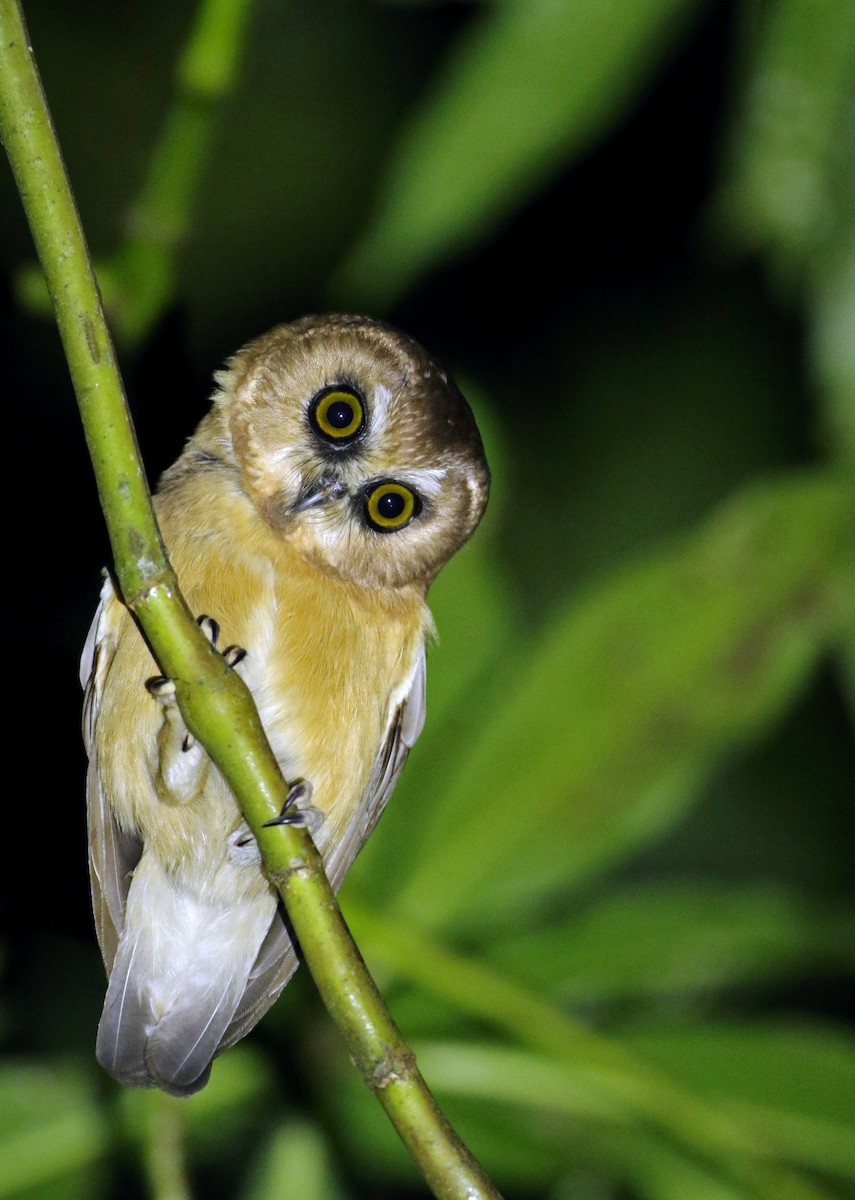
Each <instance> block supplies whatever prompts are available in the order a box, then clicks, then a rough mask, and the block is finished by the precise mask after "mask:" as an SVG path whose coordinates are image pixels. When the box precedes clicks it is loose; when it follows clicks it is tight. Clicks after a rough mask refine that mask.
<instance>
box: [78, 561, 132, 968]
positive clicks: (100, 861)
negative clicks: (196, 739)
mask: <svg viewBox="0 0 855 1200" xmlns="http://www.w3.org/2000/svg"><path fill="white" fill-rule="evenodd" d="M124 619H125V610H124V607H123V606H122V604H121V603H120V601H119V600H118V599H117V598H116V593H115V591H114V590H113V585H112V583H111V582H110V579H109V578H107V579H105V581H104V586H103V588H102V589H101V601H100V603H99V605H98V608H97V610H96V612H95V616H94V618H93V620H92V624H91V625H90V627H89V633H88V634H87V636H86V642H85V644H84V646H83V653H82V655H81V657H80V683H81V685H82V687H83V690H84V696H83V743H84V746H85V747H86V753H87V754H88V756H89V769H88V771H87V774H86V819H87V825H88V828H89V881H90V885H91V889H92V911H93V913H94V914H95V929H96V932H97V935H98V944H99V946H100V947H101V955H102V957H103V959H104V965H105V966H106V968H107V974H108V975H109V973H110V970H111V968H112V965H113V959H114V958H115V955H116V947H117V945H118V943H119V935H120V934H121V932H122V926H123V925H124V921H125V902H126V900H127V898H128V888H129V887H130V884H131V875H132V873H133V869H134V867H135V866H136V865H137V863H138V862H139V859H140V855H141V854H142V842H141V841H140V840H139V838H136V837H134V836H132V835H131V834H127V833H125V832H123V830H121V829H120V828H119V825H118V823H117V821H116V818H115V817H114V816H113V813H112V810H111V809H110V806H109V804H108V803H107V800H106V797H105V795H104V789H103V787H102V786H101V772H100V769H99V766H98V745H97V741H96V738H95V726H96V723H97V720H98V710H99V708H100V706H101V697H102V695H103V692H104V681H105V680H106V678H107V673H108V671H109V670H110V664H111V663H112V661H113V656H114V654H115V653H116V646H117V645H118V641H119V630H120V629H121V626H122V622H123V621H124Z"/></svg>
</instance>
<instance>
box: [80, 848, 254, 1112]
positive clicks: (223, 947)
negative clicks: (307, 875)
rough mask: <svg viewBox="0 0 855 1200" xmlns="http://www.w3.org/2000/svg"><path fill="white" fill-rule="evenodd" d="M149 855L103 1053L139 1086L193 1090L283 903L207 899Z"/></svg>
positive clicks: (115, 981)
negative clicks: (180, 883) (278, 905)
mask: <svg viewBox="0 0 855 1200" xmlns="http://www.w3.org/2000/svg"><path fill="white" fill-rule="evenodd" d="M144 860H145V856H144V859H143V860H141V862H140V865H139V867H138V868H137V870H136V872H135V875H134V880H133V882H132V884H131V889H130V892H129V894H128V904H127V910H126V913H125V924H124V928H123V930H122V934H121V937H120V939H119V945H118V949H117V951H116V957H115V960H114V962H113V967H112V970H111V973H110V982H109V985H108V988H107V996H106V999H105V1001H104V1011H103V1012H102V1014H101V1022H100V1024H99V1026H98V1039H97V1043H96V1055H97V1058H98V1061H99V1063H100V1064H101V1066H102V1067H104V1069H105V1070H106V1071H109V1073H110V1074H111V1075H112V1076H114V1078H116V1079H118V1080H119V1082H120V1083H124V1084H126V1085H127V1086H129V1087H159V1088H162V1089H163V1091H165V1092H170V1093H171V1094H172V1095H174V1096H189V1095H191V1094H192V1093H193V1092H196V1091H198V1090H199V1089H200V1088H202V1087H204V1086H205V1084H206V1083H207V1082H208V1077H209V1075H210V1073H211V1062H212V1060H213V1058H214V1057H215V1056H216V1054H217V1053H218V1051H219V1050H220V1049H221V1048H222V1043H223V1041H224V1035H225V1033H226V1031H227V1029H228V1028H229V1025H230V1024H231V1022H232V1020H233V1018H234V1016H235V1013H236V1012H237V1009H238V1006H239V1005H240V1002H241V999H242V997H243V994H244V991H245V989H246V986H247V981H248V979H249V976H250V972H251V970H252V967H253V964H254V962H255V960H256V956H257V954H258V950H259V947H260V946H261V943H262V942H263V940H264V937H265V934H266V933H267V930H268V928H269V927H270V923H271V921H272V919H273V917H274V915H275V911H276V910H275V903H274V902H273V900H272V899H270V900H269V902H265V901H267V897H264V898H263V901H259V899H258V898H256V899H255V900H254V901H253V902H252V903H250V902H248V901H243V902H240V901H238V902H237V903H235V902H232V903H231V904H225V903H224V902H222V901H219V900H218V901H216V902H214V903H212V902H210V901H206V900H200V899H199V898H198V896H194V895H192V894H191V893H189V892H188V891H186V890H183V889H182V888H180V887H178V886H177V885H176V884H175V882H174V880H171V879H170V878H169V877H168V876H167V874H166V872H164V871H163V869H162V868H161V867H160V866H159V864H157V863H151V862H148V863H147V862H145V861H144Z"/></svg>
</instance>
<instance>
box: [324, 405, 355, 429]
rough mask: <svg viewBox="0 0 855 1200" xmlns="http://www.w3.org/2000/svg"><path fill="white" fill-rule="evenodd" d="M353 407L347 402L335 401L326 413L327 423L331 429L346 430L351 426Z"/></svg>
mask: <svg viewBox="0 0 855 1200" xmlns="http://www.w3.org/2000/svg"><path fill="white" fill-rule="evenodd" d="M354 416H355V414H354V411H353V405H352V404H349V403H348V401H347V400H335V401H334V402H333V403H332V404H331V405H330V406H329V408H328V409H327V411H326V418H327V422H328V423H329V424H330V425H332V427H333V429H347V427H348V425H352V424H353V418H354Z"/></svg>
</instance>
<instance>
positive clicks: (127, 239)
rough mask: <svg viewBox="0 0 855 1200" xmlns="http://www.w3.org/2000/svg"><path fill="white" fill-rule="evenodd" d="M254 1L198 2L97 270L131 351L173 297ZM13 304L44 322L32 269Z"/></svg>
mask: <svg viewBox="0 0 855 1200" xmlns="http://www.w3.org/2000/svg"><path fill="white" fill-rule="evenodd" d="M251 8H252V0H199V7H198V9H197V12H196V17H195V20H194V22H193V25H192V28H191V29H190V32H189V34H188V37H187V42H186V44H185V46H184V48H183V50H182V52H181V55H180V57H179V59H178V61H177V63H176V66H175V91H174V96H173V99H172V103H171V104H170V106H169V110H168V112H167V113H166V117H165V119H164V122H163V126H162V128H161V130H160V134H159V136H158V138H157V141H156V142H155V144H154V147H153V149H152V151H151V155H150V158H149V163H148V170H147V173H146V175H145V178H144V179H143V182H142V186H141V187H140V190H139V193H138V195H137V196H136V198H135V199H134V201H133V203H132V204H131V206H130V208H129V210H128V213H127V215H126V217H125V220H124V237H123V240H122V241H121V243H120V244H119V246H118V247H117V248H116V250H115V252H114V253H113V254H111V255H110V256H109V257H108V258H106V259H104V260H102V261H101V262H100V263H99V265H98V277H99V280H100V283H101V288H102V292H103V297H104V304H105V307H106V309H107V312H108V313H109V316H110V321H111V323H112V326H113V333H114V335H115V337H116V338H117V340H118V341H119V343H120V344H121V345H125V346H137V345H138V344H139V343H140V342H141V341H142V340H143V339H144V338H145V337H146V336H147V334H148V333H150V332H151V329H152V327H153V326H154V325H155V324H156V322H157V321H158V319H159V318H160V317H161V315H162V314H163V312H164V310H165V309H166V308H167V306H168V305H169V304H170V302H171V301H172V299H173V297H174V295H175V290H176V258H177V253H178V250H179V249H180V247H181V245H182V243H183V242H184V239H185V238H186V236H187V233H188V230H189V229H190V227H191V225H192V220H193V211H194V204H195V200H196V196H197V194H198V191H199V185H200V182H201V179H202V174H203V172H204V170H205V166H206V164H207V162H208V158H209V155H210V149H211V144H212V142H213V139H214V132H215V129H216V118H217V116H218V114H219V112H220V109H221V106H222V101H223V99H224V97H225V96H226V95H227V94H228V93H229V91H230V90H231V89H232V87H233V86H234V82H235V79H236V77H237V64H238V60H239V58H240V53H241V50H242V49H243V44H244V40H245V35H246V29H247V26H248V20H249V14H250V10H251ZM15 287H16V292H17V295H18V298H19V299H20V301H21V302H22V303H23V304H24V306H25V307H27V308H28V309H30V310H31V311H33V312H37V313H39V314H41V315H44V316H47V315H49V314H50V312H51V302H50V297H49V295H48V293H47V291H46V290H45V286H44V278H43V276H42V273H41V272H40V271H39V269H38V266H36V265H35V264H33V263H29V264H27V265H26V266H25V267H23V268H22V269H21V270H20V271H19V272H18V275H17V278H16V280H15Z"/></svg>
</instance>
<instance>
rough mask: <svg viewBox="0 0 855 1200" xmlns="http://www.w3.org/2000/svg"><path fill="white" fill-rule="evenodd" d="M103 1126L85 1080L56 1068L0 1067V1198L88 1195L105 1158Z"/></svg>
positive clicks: (105, 1138)
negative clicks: (94, 1169) (93, 1173)
mask: <svg viewBox="0 0 855 1200" xmlns="http://www.w3.org/2000/svg"><path fill="white" fill-rule="evenodd" d="M107 1148H108V1138H107V1130H106V1127H105V1122H104V1120H103V1117H102V1115H101V1113H100V1112H99V1110H98V1107H97V1105H96V1103H95V1097H94V1095H93V1094H92V1092H91V1090H90V1087H89V1083H88V1080H87V1078H86V1077H85V1076H84V1075H83V1074H82V1073H80V1072H78V1071H76V1070H74V1069H72V1068H71V1067H65V1066H61V1065H40V1066H34V1065H31V1064H29V1063H24V1062H20V1063H12V1062H8V1061H6V1062H4V1063H3V1064H2V1066H0V1197H6V1196H18V1195H23V1194H24V1193H27V1195H35V1194H36V1190H37V1189H46V1190H45V1191H44V1192H41V1193H39V1194H47V1189H49V1194H50V1195H51V1196H53V1197H57V1198H59V1197H63V1196H68V1197H69V1198H71V1197H74V1196H80V1195H86V1194H92V1193H93V1191H94V1189H93V1181H92V1176H91V1171H92V1168H93V1167H94V1166H96V1165H97V1164H98V1163H99V1162H100V1160H101V1159H103V1158H104V1156H105V1155H106V1153H107Z"/></svg>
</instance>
